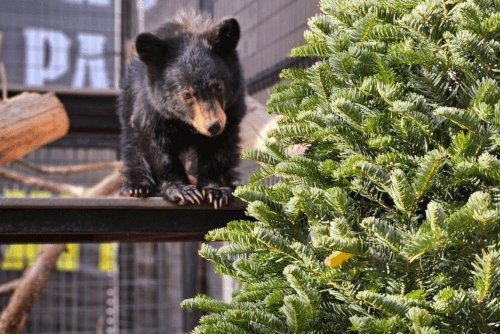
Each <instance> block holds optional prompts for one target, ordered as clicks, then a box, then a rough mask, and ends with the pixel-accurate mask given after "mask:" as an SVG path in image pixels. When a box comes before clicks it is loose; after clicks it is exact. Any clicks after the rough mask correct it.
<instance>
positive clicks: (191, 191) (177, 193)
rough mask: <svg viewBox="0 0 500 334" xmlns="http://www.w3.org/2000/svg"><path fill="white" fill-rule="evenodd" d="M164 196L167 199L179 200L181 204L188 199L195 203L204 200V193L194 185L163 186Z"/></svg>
mask: <svg viewBox="0 0 500 334" xmlns="http://www.w3.org/2000/svg"><path fill="white" fill-rule="evenodd" d="M163 189H164V190H163V191H162V196H163V198H165V199H166V200H169V201H172V202H177V203H178V204H180V205H184V204H186V203H187V201H190V202H191V203H193V204H195V201H196V202H197V203H198V204H201V201H202V200H203V196H202V194H201V193H200V192H199V191H198V189H196V186H194V185H169V186H165V187H163Z"/></svg>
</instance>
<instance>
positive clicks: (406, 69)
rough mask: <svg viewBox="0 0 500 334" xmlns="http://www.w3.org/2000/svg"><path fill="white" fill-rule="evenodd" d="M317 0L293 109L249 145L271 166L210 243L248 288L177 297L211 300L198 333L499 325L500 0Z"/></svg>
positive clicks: (211, 252)
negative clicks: (243, 214)
mask: <svg viewBox="0 0 500 334" xmlns="http://www.w3.org/2000/svg"><path fill="white" fill-rule="evenodd" d="M320 7H321V10H322V12H323V14H321V15H318V16H315V17H313V18H312V19H310V21H309V27H310V30H308V31H306V32H305V37H306V40H307V41H308V44H307V45H304V46H301V47H297V48H295V49H293V50H292V52H291V54H292V56H318V57H321V59H322V60H321V61H320V62H318V63H316V64H315V65H314V66H312V67H311V68H309V69H286V70H284V71H283V72H282V77H283V79H286V80H289V84H286V85H280V86H277V87H276V88H274V89H273V90H272V93H271V97H270V100H269V102H268V105H269V111H270V112H272V113H276V114H280V115H283V118H282V119H281V120H280V122H279V126H278V127H277V128H276V129H275V130H273V131H272V132H271V133H270V137H271V138H272V140H270V141H269V142H268V143H267V145H266V146H267V147H266V150H265V151H255V150H248V151H245V152H244V153H243V156H244V157H245V158H248V159H252V160H255V161H258V162H260V163H261V164H262V168H261V169H260V170H258V171H256V172H255V173H253V174H252V175H251V176H250V180H249V181H250V184H249V185H245V186H241V187H239V188H238V189H237V190H236V192H235V195H236V196H238V197H239V198H241V199H243V200H245V201H247V202H248V203H249V205H248V209H247V211H248V214H249V215H250V216H251V217H253V218H255V221H236V222H232V223H230V224H228V226H227V227H226V228H222V229H218V230H214V231H211V232H210V233H209V235H208V239H209V240H222V241H228V242H229V244H228V245H227V246H224V247H222V248H220V249H218V250H216V249H214V248H212V247H210V246H209V245H204V246H203V248H202V250H201V255H202V256H203V257H205V258H206V259H208V260H210V261H213V262H215V263H216V264H217V271H218V272H219V273H221V274H223V275H227V276H230V277H232V278H234V279H236V280H237V281H238V282H239V283H240V284H241V288H240V289H238V290H237V291H234V292H233V299H232V301H231V302H229V303H225V302H222V301H217V300H213V299H211V298H209V297H207V296H198V297H196V298H193V299H191V300H186V301H184V302H183V306H184V307H189V308H196V309H202V310H206V311H209V312H210V314H209V315H206V316H204V317H202V319H201V321H200V324H199V326H198V327H197V328H196V329H195V330H194V331H193V333H204V334H208V333H238V334H239V333H283V334H285V333H286V334H288V333H318V334H319V333H348V332H359V333H427V334H430V333H492V332H495V331H496V330H498V329H497V328H498V326H500V247H499V242H500V238H499V226H498V225H499V224H498V223H499V221H500V218H499V217H500V203H499V199H500V187H499V185H500V160H499V148H498V145H499V144H500V112H499V111H500V110H499V109H500V103H499V100H500V87H499V79H500V73H499V68H498V58H499V56H500V39H499V37H500V1H498V0H468V1H460V0H447V1H439V0H428V1H416V0H413V1H412V0H373V1H372V0H322V1H321V3H320ZM299 144H300V145H306V146H307V150H306V152H305V153H304V154H303V155H301V156H290V155H289V154H288V153H287V151H286V149H285V148H287V147H290V146H292V145H299ZM270 176H279V177H280V178H281V179H280V181H279V182H278V183H277V184H276V185H273V186H264V185H260V184H259V182H260V181H262V180H264V179H266V178H268V177H270ZM325 259H326V265H325Z"/></svg>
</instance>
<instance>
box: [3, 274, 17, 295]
mask: <svg viewBox="0 0 500 334" xmlns="http://www.w3.org/2000/svg"><path fill="white" fill-rule="evenodd" d="M20 282H21V279H19V278H18V279H14V280H12V281H10V282H7V283H5V284H2V285H0V295H7V294H9V293H12V292H14V291H15V290H16V289H17V287H18V286H19V283H20Z"/></svg>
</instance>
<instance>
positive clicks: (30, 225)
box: [0, 197, 250, 244]
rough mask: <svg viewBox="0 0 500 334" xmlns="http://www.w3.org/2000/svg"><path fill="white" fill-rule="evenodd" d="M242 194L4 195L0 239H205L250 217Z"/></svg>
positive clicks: (0, 201)
mask: <svg viewBox="0 0 500 334" xmlns="http://www.w3.org/2000/svg"><path fill="white" fill-rule="evenodd" d="M245 208H246V204H245V203H244V202H242V201H240V200H235V201H234V203H233V204H232V205H230V206H227V207H222V208H221V209H218V210H215V209H214V208H213V206H211V205H210V204H208V203H203V204H202V205H192V204H188V205H184V206H180V205H177V204H174V203H170V202H166V201H165V200H163V199H162V198H158V197H154V198H148V199H136V198H7V197H0V244H12V243H66V242H81V243H94V242H109V241H122V242H145V241H188V240H203V239H204V235H205V234H206V233H207V232H208V231H210V230H212V229H216V228H220V227H224V226H226V224H227V223H228V222H230V221H233V220H241V219H250V218H248V217H247V216H246V215H245Z"/></svg>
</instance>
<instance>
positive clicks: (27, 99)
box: [0, 93, 69, 165]
mask: <svg viewBox="0 0 500 334" xmlns="http://www.w3.org/2000/svg"><path fill="white" fill-rule="evenodd" d="M68 129H69V119H68V116H67V115H66V111H65V109H64V106H63V105H62V104H61V102H60V101H59V100H58V99H57V97H56V95H55V94H54V93H48V94H45V95H40V94H37V93H23V94H20V95H18V96H15V97H13V98H11V99H8V100H7V101H6V102H3V103H0V165H2V164H4V163H7V162H9V161H12V160H16V159H19V158H21V157H22V156H23V155H25V154H26V153H28V152H30V151H32V150H34V149H35V148H38V147H41V146H43V145H45V144H46V143H48V142H51V141H53V140H55V139H57V138H60V137H62V136H64V135H65V134H66V133H67V132H68Z"/></svg>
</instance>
